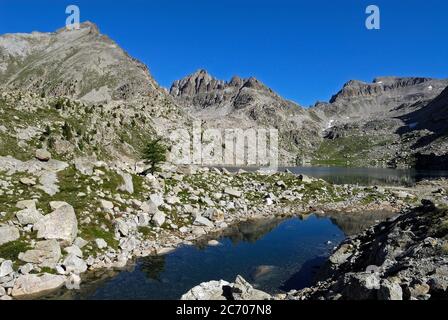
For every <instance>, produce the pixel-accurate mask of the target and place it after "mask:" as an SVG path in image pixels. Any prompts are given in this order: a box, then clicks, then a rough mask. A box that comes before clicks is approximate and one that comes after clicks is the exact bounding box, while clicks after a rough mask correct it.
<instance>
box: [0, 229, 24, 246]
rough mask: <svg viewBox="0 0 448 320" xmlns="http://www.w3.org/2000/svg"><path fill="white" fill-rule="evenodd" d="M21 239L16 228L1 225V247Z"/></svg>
mask: <svg viewBox="0 0 448 320" xmlns="http://www.w3.org/2000/svg"><path fill="white" fill-rule="evenodd" d="M19 238H20V233H19V230H18V229H17V228H15V227H10V226H2V225H0V245H2V244H5V243H8V242H11V241H15V240H17V239H19Z"/></svg>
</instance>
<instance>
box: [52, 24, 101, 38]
mask: <svg viewBox="0 0 448 320" xmlns="http://www.w3.org/2000/svg"><path fill="white" fill-rule="evenodd" d="M86 30H89V34H92V35H100V29H99V27H98V25H96V24H95V23H93V22H91V21H84V22H81V23H80V24H79V29H76V30H68V29H67V27H63V28H60V29H58V30H57V31H56V33H58V34H60V33H64V32H73V31H74V32H77V31H78V32H79V31H86Z"/></svg>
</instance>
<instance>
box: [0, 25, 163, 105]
mask: <svg viewBox="0 0 448 320" xmlns="http://www.w3.org/2000/svg"><path fill="white" fill-rule="evenodd" d="M0 83H2V84H3V85H5V86H6V87H9V88H11V89H25V90H32V91H34V92H36V93H39V94H40V93H45V94H47V95H51V96H68V97H72V98H75V99H81V100H85V101H88V102H95V103H97V102H98V103H99V102H107V101H111V100H129V99H133V98H136V97H138V96H144V95H145V96H146V95H148V94H150V93H152V92H154V91H158V90H159V87H158V85H157V83H156V82H155V81H154V79H152V77H151V75H150V74H149V71H148V69H147V68H146V66H145V65H144V64H142V63H141V62H139V61H137V60H136V59H134V58H132V57H130V56H129V55H128V54H127V53H126V52H125V51H124V50H123V49H122V48H120V47H119V46H118V45H117V44H116V43H115V42H114V41H112V40H111V39H109V38H108V37H107V36H102V35H100V32H99V28H98V27H97V26H96V24H94V23H92V22H90V21H86V22H83V23H81V24H80V29H78V30H72V31H69V30H67V29H66V28H62V29H59V30H58V31H56V32H52V33H36V32H34V33H29V34H9V35H5V36H0Z"/></svg>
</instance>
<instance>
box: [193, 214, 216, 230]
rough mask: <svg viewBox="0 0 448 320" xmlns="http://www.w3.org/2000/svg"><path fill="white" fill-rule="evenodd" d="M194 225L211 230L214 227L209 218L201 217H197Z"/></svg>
mask: <svg viewBox="0 0 448 320" xmlns="http://www.w3.org/2000/svg"><path fill="white" fill-rule="evenodd" d="M194 225H197V226H205V227H210V228H213V226H214V224H213V222H211V221H210V220H208V219H207V218H205V217H201V216H197V217H196V219H195V220H194Z"/></svg>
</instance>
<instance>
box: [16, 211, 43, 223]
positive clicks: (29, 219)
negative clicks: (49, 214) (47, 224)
mask: <svg viewBox="0 0 448 320" xmlns="http://www.w3.org/2000/svg"><path fill="white" fill-rule="evenodd" d="M43 217H44V216H43V215H42V214H41V213H40V212H39V211H37V210H36V209H23V210H21V211H19V212H17V213H16V218H17V220H18V221H19V223H20V224H21V225H22V226H25V225H28V224H35V223H36V222H38V221H39V220H41V219H42V218H43Z"/></svg>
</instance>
